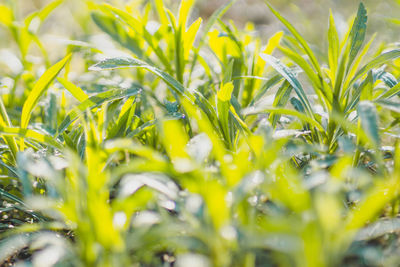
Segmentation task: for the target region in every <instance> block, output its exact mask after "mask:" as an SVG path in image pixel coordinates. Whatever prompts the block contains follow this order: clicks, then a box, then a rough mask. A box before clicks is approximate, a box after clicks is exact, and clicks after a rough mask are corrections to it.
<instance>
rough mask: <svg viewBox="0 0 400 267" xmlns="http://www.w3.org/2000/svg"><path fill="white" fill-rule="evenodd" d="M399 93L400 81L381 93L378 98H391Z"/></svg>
mask: <svg viewBox="0 0 400 267" xmlns="http://www.w3.org/2000/svg"><path fill="white" fill-rule="evenodd" d="M399 93H400V83H398V84H396V85H395V86H393V87H392V88H390V89H389V90H387V91H386V92H384V93H383V94H382V95H380V96H379V97H378V100H384V99H389V98H391V97H393V96H395V95H397V94H399Z"/></svg>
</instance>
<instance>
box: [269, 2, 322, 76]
mask: <svg viewBox="0 0 400 267" xmlns="http://www.w3.org/2000/svg"><path fill="white" fill-rule="evenodd" d="M264 2H265V3H266V4H267V6H268V8H269V9H270V10H271V12H272V13H273V14H274V15H275V16H276V17H277V18H278V19H279V20H280V21H281V22H282V23H283V25H285V26H286V28H287V29H288V30H289V31H290V32H291V33H292V34H293V36H294V37H295V38H296V39H297V41H298V42H299V43H300V45H301V46H302V47H303V49H304V51H305V52H306V53H307V55H308V57H309V58H310V60H311V63H312V65H313V66H314V68H315V70H316V71H317V72H318V74H319V75H320V76H321V77H322V75H321V73H320V71H321V67H320V66H319V63H318V60H317V58H316V57H315V55H314V53H313V52H312V50H311V48H310V47H309V45H308V44H307V42H306V40H304V38H303V37H302V36H301V35H300V33H299V32H298V31H297V30H296V29H295V28H294V27H293V26H292V24H290V22H289V21H287V20H286V19H285V18H284V17H282V15H281V14H279V12H278V11H276V10H275V9H274V8H273V7H272V6H271V4H270V3H268V1H266V0H265V1H264Z"/></svg>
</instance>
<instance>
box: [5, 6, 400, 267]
mask: <svg viewBox="0 0 400 267" xmlns="http://www.w3.org/2000/svg"><path fill="white" fill-rule="evenodd" d="M234 2H235V1H228V2H227V3H226V4H225V5H223V6H221V7H220V8H219V9H217V10H216V11H215V13H214V14H213V15H212V16H211V17H210V18H209V19H208V20H206V21H203V20H202V19H201V18H198V19H194V20H193V19H192V16H193V13H192V12H191V11H192V10H193V8H194V4H195V1H194V0H182V1H180V2H179V6H174V5H173V4H171V5H165V4H164V2H163V1H162V0H154V1H137V2H133V3H132V4H131V5H126V6H125V7H124V6H119V5H117V4H115V5H110V4H106V3H97V2H96V1H86V3H87V12H89V13H88V14H90V17H91V19H92V21H93V22H94V24H95V25H96V26H97V27H98V28H99V29H100V30H101V31H102V32H104V33H105V34H106V35H107V36H108V38H109V40H113V42H114V43H115V44H116V45H118V47H119V49H120V51H119V52H118V54H119V55H118V56H117V57H110V56H108V53H109V52H108V51H106V49H104V48H101V47H100V46H96V44H95V43H93V42H91V41H90V40H79V41H68V42H67V45H66V46H65V48H66V51H65V53H64V57H61V56H60V58H61V59H59V60H58V61H56V63H54V64H50V59H49V55H48V51H47V50H48V49H50V48H48V47H46V45H45V44H44V43H43V42H42V41H41V40H40V39H41V36H40V34H39V31H38V29H36V30H32V28H33V26H34V25H36V24H37V23H39V22H40V23H41V22H43V21H44V20H45V19H46V18H47V17H48V15H49V14H50V13H51V12H52V11H53V10H54V9H55V8H57V7H58V6H59V5H61V4H63V1H54V2H52V3H50V4H49V5H48V6H46V7H44V8H43V9H41V10H40V11H37V12H34V13H32V14H30V15H28V16H27V17H26V18H24V19H22V20H18V19H17V15H16V14H17V8H16V7H15V6H13V5H12V4H11V2H10V3H7V4H2V5H0V11H1V14H3V15H2V19H0V23H1V25H2V26H3V28H4V29H6V30H8V31H9V34H10V36H12V37H13V38H14V39H13V41H14V42H15V44H16V46H15V47H16V49H17V50H18V52H16V54H15V58H16V60H17V61H18V62H19V63H20V64H19V65H18V66H19V67H18V69H12V68H0V71H2V76H4V77H5V78H4V79H3V80H2V81H3V82H7V81H8V83H4V90H3V91H4V92H3V93H2V97H1V99H0V100H1V101H0V134H1V147H0V151H1V153H0V158H1V161H0V172H1V175H2V176H1V180H0V197H1V200H2V204H1V207H0V216H2V217H1V218H2V221H1V223H0V229H1V237H2V240H1V241H0V262H2V263H4V264H6V263H10V262H11V263H13V262H18V263H21V264H23V263H24V264H27V265H33V266H189V265H191V266H221V267H223V266H247V267H251V266H340V265H347V264H349V265H355V266H364V265H365V264H366V265H368V266H382V265H384V266H391V265H392V264H394V263H395V262H397V261H398V259H399V258H398V255H397V253H395V251H397V250H398V249H399V247H398V246H397V245H396V242H397V241H398V236H397V234H394V233H393V231H397V230H398V226H397V225H398V223H399V222H398V220H397V218H396V217H397V215H398V212H399V201H398V200H399V189H400V188H399V186H400V184H399V173H400V161H399V159H400V155H399V153H400V146H399V145H398V142H397V137H398V122H399V116H398V113H399V107H398V105H399V102H398V99H397V95H398V94H399V92H400V85H399V83H398V82H397V78H396V77H397V76H398V74H399V72H398V57H400V50H399V49H398V48H397V46H396V45H395V44H383V45H381V46H379V47H375V48H374V46H373V45H372V43H373V42H372V41H373V40H374V38H375V35H373V37H372V38H371V39H370V41H369V42H367V43H366V42H365V39H366V36H368V35H367V32H366V27H367V10H366V7H365V6H364V4H362V3H360V5H359V8H358V11H357V14H356V16H355V18H354V20H352V21H351V23H350V24H349V28H348V31H347V33H346V34H344V36H341V35H340V34H339V33H338V29H337V28H336V24H335V20H334V16H333V15H332V12H331V14H330V17H329V27H328V30H327V33H326V35H325V36H326V37H327V49H326V50H327V51H324V52H321V51H322V50H318V51H317V50H316V49H314V47H312V46H311V45H310V44H308V43H307V41H306V40H305V39H304V38H303V37H302V36H301V34H300V33H299V32H298V31H297V30H296V28H295V27H294V26H293V25H292V24H290V22H289V21H288V20H286V19H285V18H284V17H283V16H282V15H280V13H279V12H278V11H277V10H275V9H274V8H273V7H272V5H270V4H269V2H265V4H266V5H263V6H264V7H265V8H266V10H267V9H268V8H269V10H270V11H271V12H272V14H273V15H274V16H275V17H276V18H277V19H278V20H279V21H281V22H282V24H283V25H284V26H285V28H284V31H279V32H277V33H275V34H272V35H271V36H268V38H266V37H265V36H260V35H259V34H254V32H255V29H254V25H252V24H250V23H249V24H247V25H245V27H244V29H239V28H238V27H236V26H235V23H234V22H233V21H229V22H226V21H224V20H222V16H223V15H224V14H225V13H226V12H227V10H228V9H229V8H230V7H231V6H232V5H233V4H234ZM21 21H23V23H18V22H21ZM33 22H35V23H36V24H34V25H33V24H32V23H33ZM93 31H95V30H94V29H93ZM103 38H104V37H103ZM11 42H12V41H11V39H10V46H11ZM33 44H35V45H36V48H37V51H36V50H33V49H34V48H32V49H30V47H31V45H33ZM374 49H375V50H374ZM38 51H39V52H41V56H40V57H41V59H42V61H41V62H43V63H44V65H45V66H46V68H45V69H46V70H41V71H40V70H39V66H38V65H37V64H33V63H32V62H30V61H29V56H28V55H29V53H30V52H32V53H37V52H38ZM114 52H115V51H114ZM317 52H318V53H317ZM80 64H83V65H84V70H83V71H81V72H80V71H79V70H78V69H79V67H77V66H79V65H80ZM75 68H76V69H75ZM389 225H390V226H389ZM371 229H372V230H371Z"/></svg>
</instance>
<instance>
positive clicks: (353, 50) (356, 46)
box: [347, 3, 367, 70]
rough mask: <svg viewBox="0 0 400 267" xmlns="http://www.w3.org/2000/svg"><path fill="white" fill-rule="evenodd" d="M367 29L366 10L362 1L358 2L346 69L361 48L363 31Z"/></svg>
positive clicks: (363, 37)
mask: <svg viewBox="0 0 400 267" xmlns="http://www.w3.org/2000/svg"><path fill="white" fill-rule="evenodd" d="M366 29H367V10H366V9H365V7H364V4H363V3H360V5H359V7H358V11H357V17H356V19H355V21H354V23H353V26H352V28H351V31H350V35H349V40H350V44H349V45H350V51H349V61H348V63H347V69H348V70H349V69H350V66H351V64H352V63H353V61H354V59H355V58H356V56H357V54H358V52H359V51H360V49H361V46H362V44H363V43H364V39H365V31H366Z"/></svg>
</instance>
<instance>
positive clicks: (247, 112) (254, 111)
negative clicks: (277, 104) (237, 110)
mask: <svg viewBox="0 0 400 267" xmlns="http://www.w3.org/2000/svg"><path fill="white" fill-rule="evenodd" d="M263 112H271V113H272V112H273V113H274V114H280V115H288V116H293V117H296V118H298V119H299V120H301V121H303V122H306V123H309V124H310V125H311V126H314V127H315V128H317V129H318V130H320V131H321V132H322V131H325V129H324V128H323V127H322V125H321V124H319V123H318V122H317V121H316V120H314V119H312V118H310V117H308V116H307V115H305V114H304V113H301V112H299V111H297V110H292V109H285V108H261V109H257V108H253V107H252V108H248V109H245V110H244V112H243V114H244V115H255V114H259V113H263Z"/></svg>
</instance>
